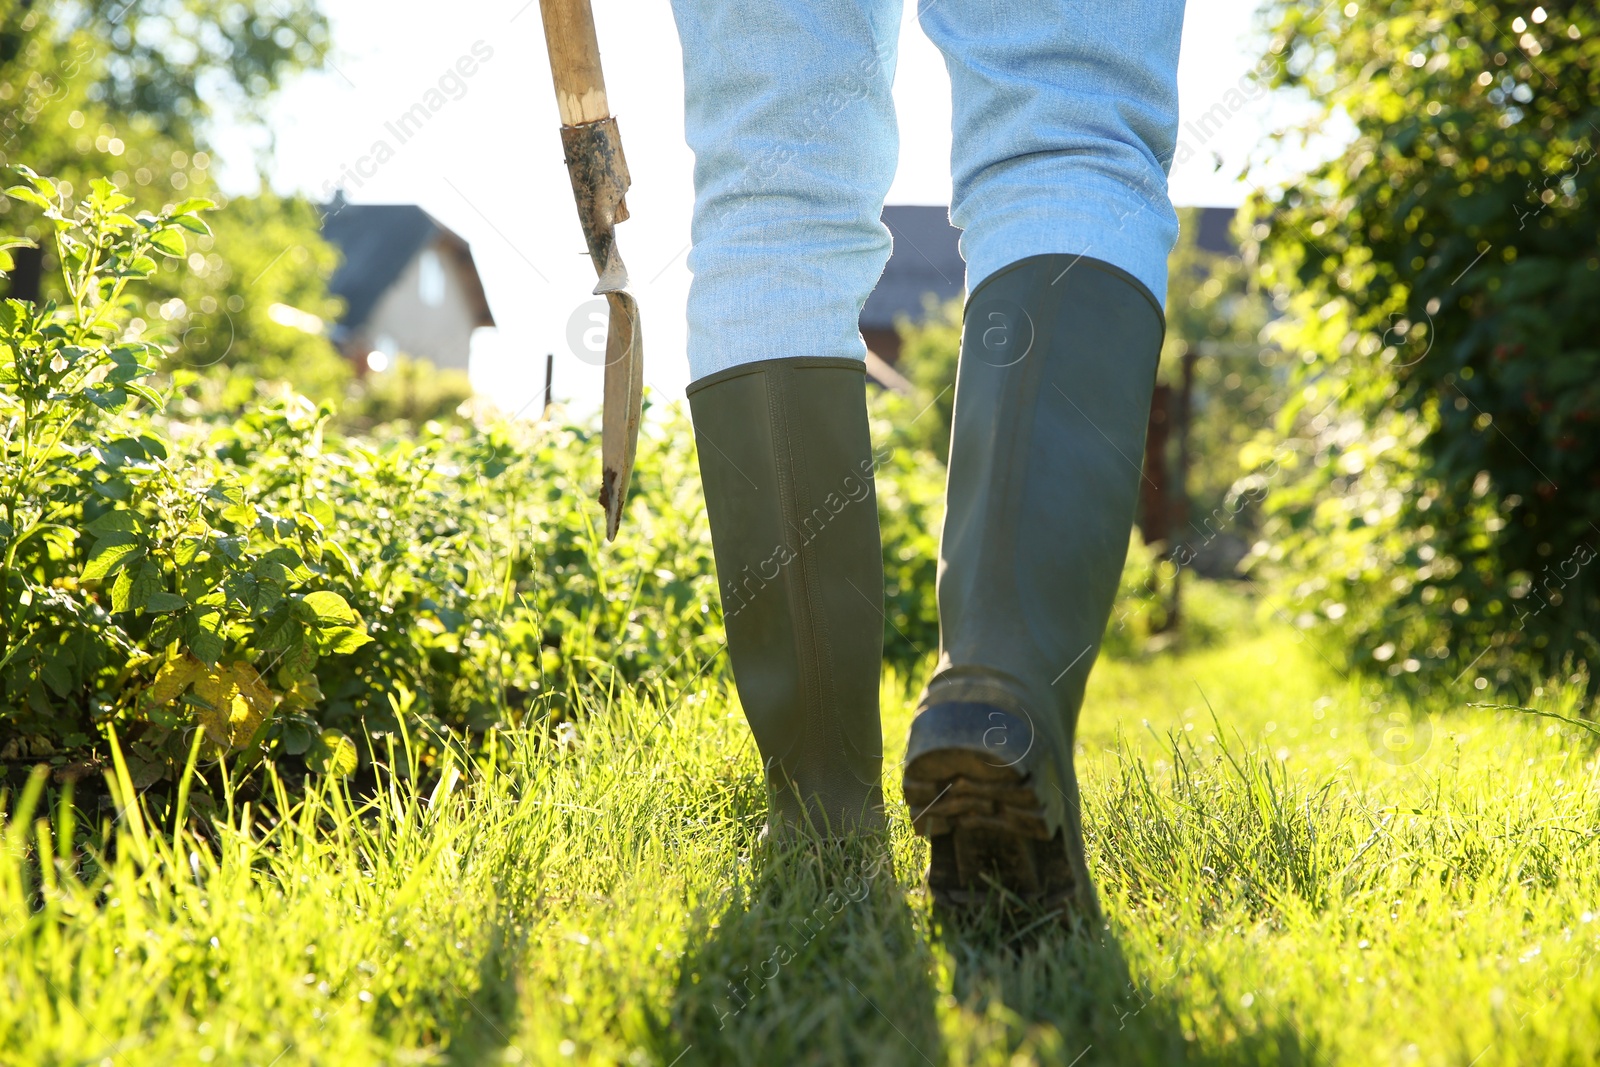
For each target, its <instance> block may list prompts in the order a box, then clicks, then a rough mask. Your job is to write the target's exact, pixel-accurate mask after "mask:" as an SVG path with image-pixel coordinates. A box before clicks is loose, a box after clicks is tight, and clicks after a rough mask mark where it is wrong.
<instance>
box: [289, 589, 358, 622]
mask: <svg viewBox="0 0 1600 1067" xmlns="http://www.w3.org/2000/svg"><path fill="white" fill-rule="evenodd" d="M301 602H302V603H303V604H305V606H306V607H307V608H309V609H310V610H311V613H312V614H313V615H314V616H315V617H316V622H317V625H318V626H320V627H323V628H328V627H333V626H351V625H354V624H356V623H359V622H360V621H361V620H360V619H358V618H357V617H356V613H355V612H354V611H351V610H350V605H349V603H347V602H346V601H345V598H344V597H342V596H340V595H339V594H338V593H334V592H331V591H329V590H326V589H324V590H319V591H318V592H315V593H307V594H306V595H305V597H304V599H303V600H302V601H301Z"/></svg>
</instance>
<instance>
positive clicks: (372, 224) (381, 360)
mask: <svg viewBox="0 0 1600 1067" xmlns="http://www.w3.org/2000/svg"><path fill="white" fill-rule="evenodd" d="M322 236H323V237H324V238H326V239H327V240H328V241H329V242H330V243H332V244H333V245H335V246H337V247H338V249H339V251H340V252H341V253H343V262H342V263H340V265H339V269H338V270H336V271H335V272H334V274H333V278H332V279H331V280H330V281H329V283H328V288H329V290H330V291H332V292H333V293H334V294H335V295H337V296H340V297H342V298H343V299H344V303H345V311H344V316H343V317H342V318H341V319H340V320H339V323H338V325H336V326H335V327H334V328H333V332H332V338H333V342H334V344H336V345H337V346H338V347H339V350H340V351H341V352H343V353H344V354H345V355H346V356H347V357H349V358H350V359H351V360H352V361H353V362H354V363H355V364H356V366H357V368H359V369H360V370H362V371H366V370H383V369H385V368H386V367H388V366H389V365H390V364H391V363H392V362H393V360H394V358H395V357H396V356H397V355H400V354H402V353H403V354H405V355H407V356H411V357H413V358H417V359H425V360H428V361H429V362H431V363H433V364H434V365H435V366H438V367H441V368H449V369H454V370H463V371H464V370H466V369H467V360H468V355H469V353H470V352H471V348H472V331H473V330H476V329H477V328H478V327H480V326H493V325H494V315H493V314H491V313H490V311H489V299H488V297H487V296H486V295H485V294H484V290H483V282H482V280H481V279H480V278H479V277H478V268H477V266H476V265H475V264H474V263H473V261H472V249H471V248H470V247H469V246H468V245H467V242H466V241H465V240H463V239H462V238H461V237H460V236H459V235H457V234H456V233H455V232H453V231H452V230H451V229H450V228H449V227H447V226H445V225H444V224H443V223H441V222H439V221H438V220H437V219H435V218H433V216H431V215H429V214H428V213H427V212H425V211H423V210H422V209H421V208H419V207H417V206H416V205H414V204H349V203H345V202H344V201H343V200H339V199H336V200H335V201H334V202H333V203H332V204H330V205H328V209H327V214H326V215H325V216H324V218H323V223H322Z"/></svg>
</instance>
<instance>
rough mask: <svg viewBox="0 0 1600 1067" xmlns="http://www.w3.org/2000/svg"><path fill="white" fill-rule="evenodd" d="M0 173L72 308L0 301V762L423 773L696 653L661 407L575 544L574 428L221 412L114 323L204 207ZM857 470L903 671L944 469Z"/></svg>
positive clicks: (687, 567) (592, 452)
mask: <svg viewBox="0 0 1600 1067" xmlns="http://www.w3.org/2000/svg"><path fill="white" fill-rule="evenodd" d="M26 177H27V179H28V180H27V184H26V185H24V186H20V187H18V188H16V189H15V190H13V195H14V196H16V197H17V198H19V199H23V200H27V201H28V202H30V203H33V204H34V205H35V206H36V207H38V208H39V210H40V211H42V212H44V213H45V215H46V217H47V218H49V219H50V220H51V222H52V224H53V225H54V226H55V228H56V230H57V237H56V242H57V249H58V254H59V255H60V257H61V261H62V262H63V263H64V264H66V266H67V274H66V278H67V281H66V285H67V289H68V292H69V294H70V299H69V300H68V301H66V302H64V303H62V304H59V305H58V304H55V303H47V304H45V305H43V306H42V307H39V306H34V305H31V304H26V303H22V302H19V301H7V302H6V303H5V304H4V305H3V307H4V311H3V313H0V345H3V348H0V360H3V363H0V430H3V432H4V438H3V444H4V451H3V454H0V463H3V466H0V516H3V518H4V525H0V553H3V556H0V559H3V561H4V570H3V572H0V585H3V593H4V606H3V608H0V761H5V762H6V763H7V764H9V765H11V766H12V767H17V766H21V765H28V764H32V763H35V762H38V761H39V760H47V761H48V762H50V763H52V764H53V765H55V766H56V768H57V770H58V773H60V774H62V775H65V776H75V775H78V774H82V773H85V772H87V771H90V770H93V769H96V768H98V767H99V766H100V765H101V763H102V762H103V757H104V755H105V753H106V752H107V751H108V750H107V748H106V747H105V744H104V743H103V738H102V731H103V730H104V729H105V728H106V727H107V726H108V725H110V726H114V727H115V729H116V730H117V731H118V733H119V735H120V736H121V739H122V741H123V744H124V748H125V750H126V753H127V756H128V765H129V773H130V775H131V776H132V779H133V781H134V783H135V784H136V786H138V787H139V788H145V787H148V786H150V785H151V784H153V783H156V782H160V781H162V780H172V779H175V778H177V777H178V775H179V772H180V770H181V768H182V767H183V766H184V765H185V763H186V761H188V760H190V759H201V760H202V763H201V769H202V771H208V772H209V769H210V768H212V767H214V766H216V764H215V763H214V761H215V760H216V759H218V758H221V757H225V756H226V757H229V764H230V765H231V766H232V767H233V768H234V770H235V771H238V770H240V769H245V768H248V767H249V766H250V765H252V764H253V763H255V762H256V761H258V760H259V759H261V758H264V757H269V756H270V757H273V758H277V759H279V760H283V759H287V760H288V761H289V764H290V765H292V763H293V762H294V761H295V760H301V761H303V762H304V763H305V765H306V766H307V767H308V768H310V769H313V770H323V771H338V772H344V773H348V772H349V771H351V770H352V769H355V768H356V767H357V766H358V765H360V764H362V763H364V761H365V760H366V758H367V751H368V745H369V744H371V743H372V742H373V741H377V742H380V743H381V741H382V739H383V738H384V737H385V736H386V735H393V734H398V733H400V732H402V731H404V733H405V734H406V735H407V738H408V739H409V741H410V743H412V744H413V745H415V746H416V747H417V749H419V750H420V751H421V752H422V753H423V756H424V760H426V759H427V758H428V753H429V752H430V750H431V751H433V752H435V753H436V752H437V750H438V748H439V746H441V745H442V744H445V743H447V736H448V735H455V736H460V735H463V734H466V735H472V736H475V737H480V738H481V737H482V736H483V735H484V734H485V733H486V732H488V731H491V730H492V729H493V728H494V727H496V726H497V725H499V724H502V723H509V724H514V725H531V726H544V727H548V726H550V725H552V724H553V722H554V721H556V720H560V719H562V718H564V717H567V716H570V715H573V714H576V710H575V709H576V707H577V706H578V705H580V704H584V703H587V704H590V705H593V704H599V705H602V706H603V705H604V704H605V702H606V699H607V694H608V693H613V692H614V691H615V689H616V687H619V686H633V687H640V686H643V687H655V686H657V685H659V684H665V683H668V682H672V683H673V684H676V685H680V686H681V685H682V684H684V683H686V682H687V681H688V680H691V679H693V678H695V677H698V676H702V675H703V674H704V673H705V672H706V671H707V670H709V669H711V668H712V667H713V665H714V663H715V661H716V660H717V654H718V653H719V652H720V650H721V647H722V644H723V637H722V627H721V622H720V613H719V610H718V606H717V599H716V583H715V579H714V576H713V571H712V555H711V548H710V539H709V536H708V532H707V527H706V521H705V514H704V507H703V503H702V501H701V499H700V491H699V482H698V478H697V477H695V473H694V472H695V457H694V453H693V435H692V434H691V433H690V432H689V431H688V428H687V427H686V426H685V425H682V424H681V423H680V422H676V421H665V422H660V421H657V420H655V419H653V418H652V419H649V420H647V421H646V424H645V427H644V429H643V431H642V434H643V437H644V440H643V441H642V442H641V449H640V456H639V463H638V466H637V468H636V470H635V473H634V479H635V481H634V487H633V491H632V493H631V499H630V505H629V513H628V521H627V522H626V523H624V526H623V531H624V532H623V534H622V536H621V537H619V539H618V540H617V541H616V542H615V543H613V544H611V545H609V546H605V547H604V548H602V540H601V531H600V530H599V529H598V528H597V526H596V519H597V517H598V511H597V509H596V507H595V506H594V503H593V500H592V491H593V487H594V485H595V484H596V483H597V482H598V466H599V462H598V460H599V452H598V448H597V442H596V441H595V439H594V435H593V433H592V432H591V431H590V430H588V429H585V428H582V427H575V426H558V425H549V424H544V425H532V424H527V423H517V422H507V421H489V422H483V423H470V422H467V421H466V420H455V421H452V422H450V423H448V424H441V423H438V422H425V423H423V424H422V425H421V426H419V427H415V428H413V427H410V426H407V425H404V424H392V425H385V426H377V427H375V428H373V429H372V430H371V431H370V432H369V433H367V434H366V435H364V436H345V435H342V434H341V433H340V432H339V431H338V430H337V429H336V427H335V425H334V422H333V421H332V412H331V409H330V408H329V407H327V406H325V405H322V406H319V405H316V404H313V403H311V402H310V401H308V400H306V399H305V398H303V397H300V396H298V395H295V394H294V393H292V392H288V391H286V390H282V389H276V388H270V387H262V389H261V390H260V392H259V393H258V395H257V396H256V397H255V398H254V399H253V401H252V402H251V403H249V404H247V405H244V406H243V407H244V410H243V411H242V413H240V412H239V411H238V406H237V405H235V404H233V403H229V404H227V405H225V406H224V407H223V408H222V409H219V408H217V407H216V406H213V404H212V403H211V401H214V400H215V399H216V395H215V388H214V386H215V383H214V382H210V381H207V380H203V379H199V378H197V377H196V376H195V375H193V374H192V373H188V374H186V373H183V372H181V371H177V372H174V373H173V374H172V376H171V377H170V378H163V376H162V375H161V374H159V373H158V372H157V370H156V368H157V366H158V365H160V364H161V362H162V357H163V355H164V354H165V353H166V352H167V351H168V346H170V345H171V343H172V341H171V339H170V338H161V337H158V336H156V335H152V334H147V333H145V332H143V331H141V329H140V328H139V325H138V321H137V320H138V318H139V316H138V312H139V307H140V300H141V294H138V293H137V292H136V290H137V288H138V285H139V283H140V282H142V281H143V280H144V279H145V278H147V277H149V276H150V275H151V274H152V273H153V272H154V271H155V270H156V269H157V268H156V262H157V259H158V257H162V256H168V257H173V258H177V257H181V256H183V255H184V254H185V251H186V244H185V236H186V234H187V233H191V232H192V233H203V232H204V231H205V229H206V224H205V222H204V221H202V219H201V217H200V213H201V212H203V211H204V210H206V208H207V206H208V205H207V204H205V203H203V202H189V203H185V204H180V205H177V207H175V208H174V209H172V210H171V211H169V212H167V213H165V214H140V215H137V216H130V215H128V214H126V213H125V211H124V209H126V208H128V207H129V206H130V205H129V201H128V198H127V197H126V196H124V195H123V194H122V193H120V192H119V191H118V190H117V189H116V188H115V187H114V186H112V185H111V184H109V183H106V182H103V181H97V182H96V183H94V184H93V186H92V191H91V195H90V196H88V197H87V198H85V199H84V200H83V201H82V202H81V203H77V204H76V205H73V204H71V203H70V202H69V200H68V198H67V197H65V196H64V195H63V193H62V190H61V189H59V188H58V187H57V186H56V185H54V184H53V183H52V182H51V181H50V180H48V179H45V178H39V177H37V176H34V175H32V173H31V172H28V173H27V174H26ZM0 266H3V263H0ZM234 399H235V400H237V398H234ZM879 431H880V432H881V433H884V434H888V432H889V431H888V429H887V427H886V426H885V425H884V424H883V423H882V421H881V420H880V423H879ZM880 460H881V465H880V468H879V491H880V495H881V499H882V502H883V507H882V513H883V520H884V531H885V547H884V554H885V561H886V564H887V566H888V569H889V588H888V594H887V612H886V623H885V628H886V629H885V632H886V635H887V637H888V650H889V655H890V657H891V659H893V660H895V661H897V662H899V663H901V664H907V665H908V664H910V663H913V662H915V661H916V660H918V659H920V658H921V657H922V656H923V655H924V654H926V653H929V652H931V651H932V650H933V648H934V647H935V646H936V644H937V627H936V624H935V616H934V609H933V574H934V548H935V545H936V539H937V531H938V523H937V514H938V508H939V501H940V494H941V492H942V487H943V470H942V467H941V466H940V464H939V463H938V462H937V461H936V460H933V459H932V458H931V457H929V456H927V455H926V454H923V453H918V452H915V451H912V450H908V449H905V448H903V447H890V448H888V449H887V450H886V451H884V452H883V453H881V454H880Z"/></svg>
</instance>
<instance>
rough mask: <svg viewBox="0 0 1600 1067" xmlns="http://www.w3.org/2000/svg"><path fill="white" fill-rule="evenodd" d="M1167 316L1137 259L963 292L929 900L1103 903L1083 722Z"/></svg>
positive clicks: (1090, 914) (918, 772)
mask: <svg viewBox="0 0 1600 1067" xmlns="http://www.w3.org/2000/svg"><path fill="white" fill-rule="evenodd" d="M1164 331H1165V322H1164V319H1163V316H1162V312H1161V305H1160V303H1159V302H1157V301H1156V299H1155V298H1154V297H1153V296H1151V294H1150V292H1149V290H1147V289H1146V288H1145V287H1144V286H1143V285H1142V284H1140V283H1139V282H1138V281H1137V280H1135V279H1134V278H1133V277H1132V276H1131V275H1129V274H1127V273H1126V272H1124V271H1122V270H1119V269H1117V268H1116V267H1113V266H1111V265H1110V264H1107V263H1102V262H1100V261H1098V260H1094V259H1089V258H1087V257H1076V256H1063V255H1049V256H1035V257H1031V258H1028V259H1025V260H1022V261H1021V262H1018V263H1014V264H1012V265H1011V266H1010V267H1007V268H1006V269H1005V270H1003V271H1001V272H1000V273H998V274H996V275H994V276H992V277H990V278H988V279H987V280H985V281H984V283H983V284H982V285H980V286H979V287H978V290H977V291H976V292H975V293H973V294H972V297H971V299H970V300H969V301H968V302H967V310H966V317H965V324H964V327H963V332H962V338H961V363H960V369H959V371H958V372H957V384H956V402H955V416H954V426H953V428H952V433H951V441H950V473H949V484H948V486H947V490H946V503H947V507H946V512H945V523H944V535H943V538H942V540H941V542H940V546H939V623H940V650H939V663H938V667H937V668H936V670H935V672H934V675H933V678H932V679H931V680H930V681H929V683H928V686H927V689H926V690H925V691H924V693H923V695H922V699H921V701H920V706H919V708H918V713H917V718H916V719H915V720H914V721H913V723H912V727H911V738H910V742H909V746H908V749H907V753H906V767H905V781H904V785H905V794H906V801H907V803H908V804H909V805H910V807H911V815H912V821H913V825H914V826H915V827H916V829H917V831H918V832H919V833H921V834H923V835H924V836H926V837H927V838H929V841H930V843H931V845H932V850H933V856H932V862H931V865H930V868H929V871H928V884H929V887H930V888H931V889H932V891H933V893H934V896H935V899H936V900H937V901H939V902H940V903H942V904H944V905H946V906H955V907H964V906H973V905H977V904H980V903H982V902H984V901H986V900H990V899H993V898H995V897H997V896H998V897H999V898H1001V899H1003V900H1006V901H1007V902H1009V903H1012V904H1015V903H1017V902H1018V901H1020V902H1021V903H1024V904H1026V905H1029V906H1042V907H1048V908H1062V909H1063V910H1064V914H1067V915H1077V916H1081V917H1085V918H1091V919H1092V918H1094V917H1096V916H1098V913H1099V905H1098V902H1097V900H1096V898H1095V892H1094V885H1093V883H1092V882H1091V881H1090V879H1089V870H1088V865H1087V863H1086V861H1085V858H1084V850H1083V830H1082V822H1081V818H1080V810H1079V803H1078V782H1077V777H1076V775H1075V774H1074V772H1073V766H1072V746H1073V735H1074V733H1075V731H1076V727H1077V721H1078V709H1079V707H1080V705H1081V704H1082V703H1083V691H1084V685H1085V683H1086V682H1087V680H1088V677H1089V668H1090V667H1091V666H1093V664H1094V660H1095V656H1096V654H1097V653H1098V652H1099V647H1100V640H1101V636H1102V635H1103V633H1104V632H1105V627H1106V621H1107V619H1108V618H1109V617H1110V613H1111V608H1112V601H1113V599H1114V598H1115V596H1116V591H1117V582H1118V579H1119V577H1120V575H1121V573H1122V564H1123V561H1124V559H1125V558H1126V556H1127V551H1128V534H1129V531H1130V529H1131V526H1132V523H1133V513H1134V505H1135V502H1136V500H1137V497H1138V486H1139V478H1140V475H1141V461H1142V458H1143V449H1144V436H1145V423H1146V420H1147V419H1148V417H1149V411H1150V394H1151V390H1152V388H1153V386H1154V384H1155V371H1156V363H1157V361H1158V359H1159V357H1160V352H1161V341H1162V336H1163V334H1164Z"/></svg>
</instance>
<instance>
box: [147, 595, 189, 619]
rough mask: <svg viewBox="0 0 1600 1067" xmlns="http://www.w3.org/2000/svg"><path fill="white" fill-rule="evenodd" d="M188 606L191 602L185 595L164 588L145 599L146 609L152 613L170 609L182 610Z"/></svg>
mask: <svg viewBox="0 0 1600 1067" xmlns="http://www.w3.org/2000/svg"><path fill="white" fill-rule="evenodd" d="M188 606H189V602H188V601H187V600H185V599H183V597H181V596H179V595H178V594H177V593H169V592H167V591H166V590H164V589H163V590H161V591H160V592H157V593H152V594H151V595H150V599H149V600H147V601H145V605H144V610H146V611H148V612H149V613H150V614H152V615H159V614H161V613H163V612H168V611H182V610H183V609H184V608H186V607H188Z"/></svg>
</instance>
